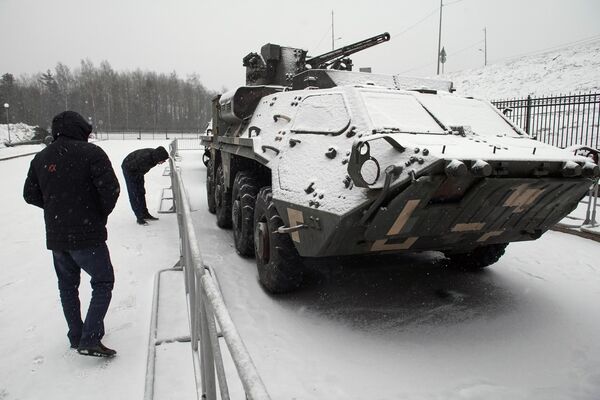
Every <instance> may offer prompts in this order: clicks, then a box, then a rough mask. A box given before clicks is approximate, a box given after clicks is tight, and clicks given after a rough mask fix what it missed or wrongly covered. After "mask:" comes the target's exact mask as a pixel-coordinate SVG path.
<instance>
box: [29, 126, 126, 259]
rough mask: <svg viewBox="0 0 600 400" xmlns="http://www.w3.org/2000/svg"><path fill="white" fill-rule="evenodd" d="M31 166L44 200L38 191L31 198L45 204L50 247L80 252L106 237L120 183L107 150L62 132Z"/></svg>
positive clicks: (38, 155)
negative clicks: (36, 194)
mask: <svg viewBox="0 0 600 400" xmlns="http://www.w3.org/2000/svg"><path fill="white" fill-rule="evenodd" d="M31 165H32V168H33V170H34V171H35V174H36V176H37V183H38V185H39V189H40V191H41V193H42V196H43V197H42V199H41V200H42V204H35V201H36V199H35V192H34V193H33V194H32V195H30V196H29V197H31V198H30V199H29V198H28V195H27V193H26V194H25V199H26V200H31V201H30V202H31V203H33V204H35V205H38V206H43V208H44V219H45V222H46V233H47V243H48V248H49V249H54V250H59V249H60V250H65V249H68V250H74V249H78V248H85V247H89V246H90V245H93V244H96V243H99V242H103V241H105V240H106V237H107V233H106V222H107V217H108V215H109V214H110V212H111V211H112V209H113V207H114V205H115V202H116V200H117V197H118V195H119V186H118V181H117V179H116V177H115V176H114V172H113V170H112V167H111V165H110V161H109V159H108V157H107V156H106V154H105V153H104V151H103V150H102V149H101V148H99V147H98V146H96V145H94V144H92V143H88V142H87V141H83V138H76V137H69V136H66V135H65V136H58V137H57V139H56V140H55V141H54V142H53V143H52V144H50V145H49V146H48V147H46V148H45V149H44V150H42V151H41V152H40V153H38V154H37V155H36V156H35V158H34V159H33V161H32V164H31ZM26 191H27V188H26ZM37 200H38V201H39V199H37ZM28 202H29V201H28Z"/></svg>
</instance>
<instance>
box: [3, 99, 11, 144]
mask: <svg viewBox="0 0 600 400" xmlns="http://www.w3.org/2000/svg"><path fill="white" fill-rule="evenodd" d="M8 107H10V105H9V104H8V103H4V108H5V109H6V126H7V129H8V143H10V120H9V119H8Z"/></svg>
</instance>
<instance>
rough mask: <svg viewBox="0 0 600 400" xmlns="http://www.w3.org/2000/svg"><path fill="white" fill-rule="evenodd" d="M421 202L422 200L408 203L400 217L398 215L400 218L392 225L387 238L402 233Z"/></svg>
mask: <svg viewBox="0 0 600 400" xmlns="http://www.w3.org/2000/svg"><path fill="white" fill-rule="evenodd" d="M420 202H421V200H409V201H407V202H406V205H405V206H404V208H403V209H402V211H401V212H400V215H398V218H396V222H394V225H392V227H391V228H390V230H389V231H388V233H387V236H395V235H397V234H399V233H400V231H401V230H402V228H404V225H406V222H407V221H408V219H409V218H410V216H411V215H412V213H413V212H414V211H415V209H416V208H417V206H418V205H419V203H420Z"/></svg>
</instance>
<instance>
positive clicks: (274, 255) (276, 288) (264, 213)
mask: <svg viewBox="0 0 600 400" xmlns="http://www.w3.org/2000/svg"><path fill="white" fill-rule="evenodd" d="M283 225H284V224H283V220H282V219H281V217H280V216H279V214H278V213H277V209H276V208H275V204H274V203H273V195H272V193H271V188H270V187H264V188H262V189H261V190H260V192H259V193H258V196H257V197H256V205H255V207H254V252H255V254H256V266H257V267H258V279H259V281H260V283H261V284H262V285H263V286H264V288H265V289H266V290H267V291H268V292H271V293H286V292H290V291H293V290H294V289H296V288H298V287H299V286H300V284H301V283H302V278H303V268H302V260H301V259H300V256H299V255H298V252H297V251H296V248H295V247H294V244H293V243H292V239H291V237H290V235H288V234H280V233H274V232H276V231H277V229H278V228H279V227H280V226H283Z"/></svg>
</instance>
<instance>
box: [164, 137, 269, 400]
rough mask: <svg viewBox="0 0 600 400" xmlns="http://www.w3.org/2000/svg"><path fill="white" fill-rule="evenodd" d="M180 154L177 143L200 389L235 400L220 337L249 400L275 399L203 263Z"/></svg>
mask: <svg viewBox="0 0 600 400" xmlns="http://www.w3.org/2000/svg"><path fill="white" fill-rule="evenodd" d="M177 148H178V146H177V140H175V141H174V142H173V143H172V144H171V148H170V150H171V158H170V160H169V163H170V169H171V187H172V190H173V196H174V201H175V211H176V212H177V220H178V225H179V238H180V254H181V259H180V265H182V266H183V270H184V276H185V288H186V293H187V296H188V304H189V310H190V330H191V344H192V350H193V353H194V365H195V366H196V371H197V374H196V376H197V384H199V386H201V393H199V396H201V398H202V399H208V400H217V399H222V400H228V399H229V390H228V386H227V378H226V376H225V368H224V365H223V358H222V355H221V341H220V337H222V338H223V339H224V341H225V343H226V345H227V349H228V350H229V353H230V355H231V358H232V360H233V362H234V364H235V367H236V370H237V374H238V377H239V379H240V381H241V383H242V386H243V388H244V391H245V394H246V398H247V399H250V400H255V399H256V400H259V399H265V400H266V399H270V397H269V395H268V393H267V391H266V389H265V386H264V384H263V382H262V380H261V378H260V376H259V375H258V373H257V371H256V367H255V366H254V363H253V362H252V359H251V358H250V355H249V353H248V351H247V350H246V347H245V345H244V343H243V341H242V339H241V337H240V335H239V334H238V332H237V330H236V328H235V325H234V324H233V321H232V319H231V316H230V315H229V312H228V311H227V307H226V306H225V302H224V300H223V297H222V295H221V291H220V290H219V285H218V282H217V280H216V276H215V274H214V272H213V271H212V270H211V269H210V268H209V267H208V266H206V265H204V263H203V261H202V256H201V254H200V250H199V248H198V240H197V238H196V234H195V231H194V226H193V223H192V217H191V211H190V205H189V200H188V196H187V192H186V190H185V186H184V184H183V180H182V178H181V173H180V171H179V169H178V168H177V167H176V165H175V162H174V159H175V157H176V156H177V154H176V152H175V149H177ZM198 371H199V373H198ZM198 375H199V376H198ZM217 383H218V387H219V393H218V394H217ZM217 396H218V397H217Z"/></svg>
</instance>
